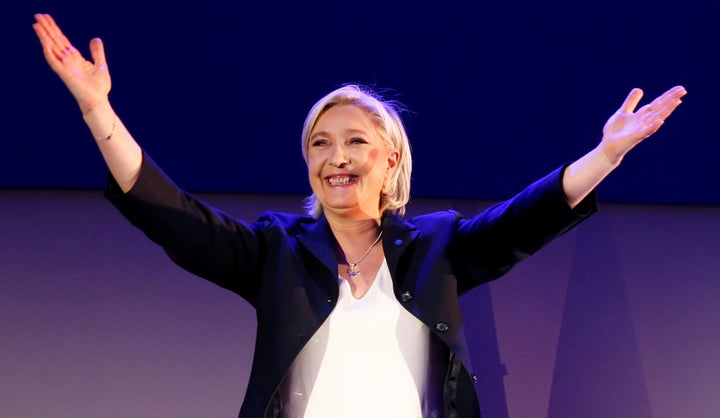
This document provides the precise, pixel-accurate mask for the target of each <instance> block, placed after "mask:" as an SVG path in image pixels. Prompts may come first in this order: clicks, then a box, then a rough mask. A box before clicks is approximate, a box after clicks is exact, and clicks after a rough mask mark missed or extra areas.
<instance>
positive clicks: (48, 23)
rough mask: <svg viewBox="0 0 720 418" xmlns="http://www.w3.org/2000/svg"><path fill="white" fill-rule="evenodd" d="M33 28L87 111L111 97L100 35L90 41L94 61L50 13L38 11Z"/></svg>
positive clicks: (68, 85)
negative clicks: (86, 56)
mask: <svg viewBox="0 0 720 418" xmlns="http://www.w3.org/2000/svg"><path fill="white" fill-rule="evenodd" d="M35 20H36V23H35V24H33V29H35V33H36V34H37V36H38V38H39V39H40V42H41V43H42V46H43V54H44V55H45V59H46V60H47V62H48V64H49V65H50V68H52V69H53V71H55V73H57V75H58V76H59V77H60V79H61V80H62V81H63V82H64V83H65V85H66V86H67V88H68V89H69V90H70V93H72V95H73V96H74V97H75V100H77V102H78V105H79V106H80V109H81V110H82V111H83V112H87V111H88V110H90V109H92V108H93V107H95V106H96V105H97V104H98V103H100V102H102V101H105V100H107V96H108V93H109V92H110V87H111V82H110V73H109V72H108V68H107V63H106V61H105V50H104V47H103V43H102V41H101V40H100V39H99V38H95V39H93V40H92V41H90V54H91V56H92V60H93V62H90V61H88V60H86V59H85V58H83V56H82V54H80V52H79V51H78V50H77V49H76V48H75V47H73V45H72V44H71V43H70V41H69V40H68V39H67V37H65V35H63V33H62V31H61V30H60V28H59V27H58V25H57V24H56V23H55V21H54V20H53V18H52V17H51V16H50V15H47V14H37V15H35Z"/></svg>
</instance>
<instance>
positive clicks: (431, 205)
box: [0, 190, 720, 418]
mask: <svg viewBox="0 0 720 418" xmlns="http://www.w3.org/2000/svg"><path fill="white" fill-rule="evenodd" d="M203 197H205V198H206V200H208V201H210V202H211V203H213V204H215V205H217V206H219V207H221V208H223V209H225V210H227V211H228V212H230V213H232V214H234V215H236V216H238V217H240V218H243V219H254V218H255V217H256V216H257V215H258V214H259V213H260V212H261V211H262V210H264V209H266V208H272V209H275V210H285V211H293V212H296V211H298V210H299V209H298V208H299V206H300V203H299V202H300V197H295V196H290V197H272V196H247V195H219V194H216V195H204V196H203ZM0 202H2V205H0V237H1V239H0V416H2V417H12V418H16V417H18V418H20V417H22V418H30V417H50V416H52V417H58V418H65V417H67V418H70V417H73V418H75V417H106V418H112V417H171V416H172V417H231V416H236V414H237V411H238V409H239V407H240V403H241V401H242V398H243V393H244V390H245V387H246V380H247V377H248V374H249V364H250V361H251V354H252V348H253V341H254V332H255V323H254V315H253V312H252V310H251V309H250V308H249V307H248V305H247V304H246V303H245V302H244V301H243V300H242V299H240V298H239V297H237V296H235V295H234V294H231V293H230V292H228V291H225V290H223V289H220V288H218V287H216V286H214V285H211V284H207V283H206V282H204V281H203V280H201V279H198V278H195V277H193V276H191V275H190V274H188V273H185V272H183V271H181V270H179V269H178V268H177V267H175V266H174V265H173V264H172V263H171V262H170V261H169V260H167V259H166V257H165V256H164V254H163V253H162V251H161V250H160V249H159V248H158V247H156V246H155V245H154V244H152V243H150V242H149V241H148V240H146V239H145V237H144V236H143V235H142V234H141V233H140V232H139V231H137V230H135V229H134V228H133V227H131V226H130V225H129V224H128V223H127V222H126V221H125V220H124V219H122V218H121V216H120V215H119V214H118V213H117V212H116V211H115V209H114V208H112V207H111V206H110V204H109V203H107V202H105V201H104V199H103V198H102V197H101V195H100V192H99V191H59V190H56V191H39V190H35V191H23V190H14V191H11V190H5V191H0ZM485 206H487V202H480V201H472V200H460V201H448V200H417V201H414V202H413V203H412V206H411V208H410V212H413V213H415V212H424V211H429V210H435V209H445V208H449V207H453V208H455V209H457V210H460V211H461V212H464V213H468V214H470V213H473V212H475V211H476V210H478V209H480V208H482V207H485ZM601 209H602V210H601V212H600V213H599V214H597V215H596V216H594V217H593V218H591V219H589V220H588V221H586V222H585V223H583V224H582V225H581V226H580V227H578V228H576V229H574V230H573V231H571V232H570V233H568V234H566V235H565V236H563V237H561V238H560V239H558V240H557V241H555V242H553V243H552V244H551V245H550V246H549V247H547V248H545V249H544V250H542V251H541V252H540V253H539V254H537V255H536V256H535V257H533V258H531V259H530V260H527V261H526V262H524V263H522V264H521V265H519V266H518V267H517V268H516V269H515V270H513V271H512V272H510V273H509V274H508V275H507V276H506V277H505V278H503V279H502V280H499V281H496V282H493V283H492V284H490V285H487V286H482V287H480V288H478V289H476V290H474V291H473V292H471V293H470V294H468V295H467V296H466V297H465V298H464V301H463V306H464V310H465V322H466V328H467V330H466V331H467V333H468V338H469V340H470V343H471V349H472V351H473V362H474V364H473V365H474V367H475V369H476V370H478V371H479V372H480V373H481V379H480V382H479V384H478V386H479V387H478V390H479V392H480V396H481V398H482V403H483V406H484V410H485V412H486V414H485V415H484V417H487V418H496V417H513V418H534V417H552V418H561V417H562V418H566V417H583V418H594V417H598V418H600V417H611V416H612V417H628V418H630V417H632V418H638V417H654V418H696V417H711V416H717V411H720V393H719V392H718V388H720V323H719V318H720V303H719V302H718V301H720V283H719V281H718V272H719V271H720V234H719V233H718V231H720V208H718V207H691V206H641V205H637V206H632V205H617V204H601Z"/></svg>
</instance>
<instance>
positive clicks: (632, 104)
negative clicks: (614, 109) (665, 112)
mask: <svg viewBox="0 0 720 418" xmlns="http://www.w3.org/2000/svg"><path fill="white" fill-rule="evenodd" d="M642 96H643V91H642V90H640V89H639V88H634V89H632V90H631V91H630V94H628V96H627V97H626V98H625V101H624V102H623V104H622V106H620V111H622V112H627V113H632V112H633V111H634V110H635V108H636V107H637V105H638V103H640V99H642Z"/></svg>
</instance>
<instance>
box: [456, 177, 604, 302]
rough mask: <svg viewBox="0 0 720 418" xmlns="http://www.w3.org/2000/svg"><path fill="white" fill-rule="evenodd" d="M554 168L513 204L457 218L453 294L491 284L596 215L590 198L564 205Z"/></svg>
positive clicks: (560, 185) (560, 183) (563, 195)
mask: <svg viewBox="0 0 720 418" xmlns="http://www.w3.org/2000/svg"><path fill="white" fill-rule="evenodd" d="M566 167H567V166H563V167H560V168H558V169H556V170H554V171H553V172H551V173H550V174H548V175H547V176H545V177H543V178H542V179H540V180H538V181H536V182H534V183H533V184H531V185H530V186H528V187H527V188H525V190H523V191H521V192H520V193H518V194H517V195H516V196H514V197H513V198H511V199H509V200H507V201H504V202H500V203H497V204H495V205H493V206H491V207H489V208H488V209H486V210H485V211H483V212H482V213H480V214H479V215H477V216H475V217H473V218H470V219H463V218H460V217H459V216H458V219H457V231H456V234H455V236H454V237H453V241H452V243H451V246H450V254H449V256H450V257H451V260H453V265H454V268H455V270H456V275H457V277H458V280H459V288H460V289H459V290H461V291H463V290H467V289H470V288H472V287H474V286H477V285H478V284H481V283H483V282H487V281H490V280H493V279H496V278H498V277H500V276H502V275H503V274H505V273H506V272H507V271H509V270H510V269H511V268H512V267H513V266H514V265H515V264H517V263H518V262H520V261H522V260H524V259H525V258H527V257H529V256H530V255H532V254H534V253H535V252H537V251H538V250H539V249H541V248H542V247H543V246H544V245H546V244H547V243H548V242H550V241H551V240H552V239H554V238H556V237H558V236H560V235H562V234H563V233H565V232H567V231H568V230H570V229H572V228H573V227H574V226H575V225H577V224H579V223H580V222H582V221H583V220H584V219H586V218H587V217H588V216H590V215H591V214H593V213H595V212H596V211H597V200H596V196H595V192H593V193H591V194H590V195H589V196H588V197H587V198H585V199H584V200H583V201H582V202H581V203H580V204H579V205H577V206H576V207H575V208H574V209H571V208H570V206H569V205H568V204H567V201H566V200H565V194H564V192H563V189H562V175H563V172H564V170H565V168H566Z"/></svg>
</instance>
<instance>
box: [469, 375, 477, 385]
mask: <svg viewBox="0 0 720 418" xmlns="http://www.w3.org/2000/svg"><path fill="white" fill-rule="evenodd" d="M470 377H471V378H472V381H473V383H477V381H478V377H477V375H476V374H473V375H472V376H470Z"/></svg>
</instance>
